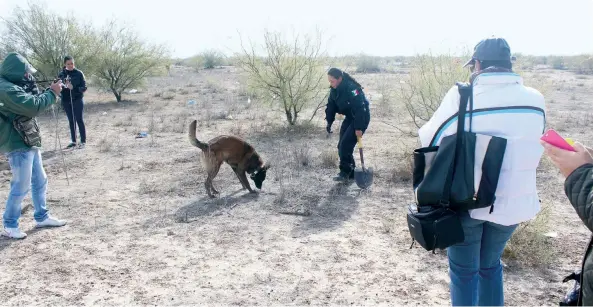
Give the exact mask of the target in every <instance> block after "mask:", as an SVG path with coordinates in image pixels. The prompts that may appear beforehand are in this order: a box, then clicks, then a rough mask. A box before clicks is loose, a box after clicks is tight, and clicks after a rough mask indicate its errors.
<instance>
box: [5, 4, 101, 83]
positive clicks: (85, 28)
mask: <svg viewBox="0 0 593 307" xmlns="http://www.w3.org/2000/svg"><path fill="white" fill-rule="evenodd" d="M2 21H3V23H4V25H5V27H6V30H5V32H4V33H3V35H2V39H1V40H0V47H1V49H3V50H4V51H5V52H10V51H16V52H19V53H21V54H22V55H24V56H25V57H27V58H28V59H29V61H30V62H31V63H32V64H33V65H34V66H35V67H36V68H37V69H38V70H39V72H40V73H41V74H42V75H43V76H44V77H46V78H51V77H54V76H56V74H57V73H58V72H59V71H60V70H61V68H62V66H63V58H64V56H65V55H71V56H73V57H74V58H75V59H76V60H77V66H79V67H81V68H82V69H83V70H84V69H86V68H87V67H90V66H92V60H93V59H94V58H95V56H96V54H97V49H96V48H95V47H94V45H95V41H94V38H95V36H94V35H93V29H92V27H91V25H90V24H83V23H81V22H80V21H78V20H77V19H76V18H74V17H73V16H67V17H61V16H58V15H56V14H53V13H52V12H50V11H49V10H48V8H47V7H45V6H44V5H41V4H37V3H29V5H28V8H27V9H24V8H21V7H17V8H16V9H15V10H14V12H13V14H12V15H11V16H10V17H8V18H2Z"/></svg>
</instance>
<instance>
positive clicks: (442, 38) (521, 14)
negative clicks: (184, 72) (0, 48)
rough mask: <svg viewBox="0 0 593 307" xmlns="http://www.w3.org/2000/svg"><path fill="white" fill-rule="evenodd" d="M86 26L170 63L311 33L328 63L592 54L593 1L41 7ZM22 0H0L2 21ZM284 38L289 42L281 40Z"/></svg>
mask: <svg viewBox="0 0 593 307" xmlns="http://www.w3.org/2000/svg"><path fill="white" fill-rule="evenodd" d="M42 1H43V2H44V3H45V4H46V5H47V6H48V8H49V9H50V10H51V11H54V12H56V13H59V14H64V15H66V14H67V13H68V12H71V13H73V14H74V15H75V16H77V17H79V18H82V19H86V20H88V21H91V22H93V23H95V24H96V25H101V24H103V23H104V22H105V21H106V20H107V19H109V18H114V17H115V18H117V19H119V20H122V21H125V22H127V23H128V24H130V25H132V26H133V27H134V28H135V29H136V30H137V31H139V32H140V34H141V35H142V36H143V37H144V38H145V39H147V40H149V41H151V42H155V43H165V44H167V45H168V46H169V47H170V49H171V51H172V55H173V56H175V57H189V56H192V55H195V54H197V53H200V52H202V51H205V50H209V49H217V50H220V51H223V52H225V53H227V54H230V53H232V52H235V51H239V48H240V44H239V42H240V41H239V34H240V35H241V37H243V39H244V40H247V39H251V40H252V41H254V42H256V43H261V42H262V41H263V31H264V30H265V29H269V30H272V31H279V32H281V33H284V34H285V35H291V34H292V33H301V34H306V33H314V31H315V30H316V29H319V30H320V31H321V33H322V35H323V36H322V38H323V41H324V43H325V45H324V47H325V48H326V50H327V51H328V52H329V53H330V54H331V55H352V54H359V53H364V54H368V55H376V56H395V55H414V54H416V53H423V52H428V51H431V52H433V53H441V52H460V51H463V50H464V49H465V50H468V49H473V46H474V45H475V44H476V43H477V42H478V41H480V40H481V39H483V38H486V37H489V36H492V35H496V36H501V37H504V38H505V39H507V41H508V42H509V44H510V46H511V51H512V52H513V53H517V52H521V53H524V54H533V55H549V54H556V55H574V54H583V53H593V0H553V1H552V0H497V1H493V0H489V1H486V0H473V1H471V0H446V1H445V0H414V1H410V0H383V1H379V0H359V1H351V0H342V1H337V0H325V1H323V0H321V1H320V0H294V1H286V0H232V1H231V0H214V1H211V0H208V1H205V0H195V1H190V0H166V1H149V0H148V1H142V0H94V1H93V0H76V1H73V0H42ZM26 3H27V2H26V1H25V0H18V1H17V0H0V17H8V16H10V13H11V11H12V9H13V8H14V7H15V6H16V5H21V6H26ZM288 37H289V36H288Z"/></svg>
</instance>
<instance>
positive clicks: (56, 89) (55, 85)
mask: <svg viewBox="0 0 593 307" xmlns="http://www.w3.org/2000/svg"><path fill="white" fill-rule="evenodd" d="M49 88H50V89H51V90H52V91H53V92H54V94H56V96H59V95H60V93H61V92H62V81H61V80H58V81H57V82H53V83H52V84H51V86H50V87H49Z"/></svg>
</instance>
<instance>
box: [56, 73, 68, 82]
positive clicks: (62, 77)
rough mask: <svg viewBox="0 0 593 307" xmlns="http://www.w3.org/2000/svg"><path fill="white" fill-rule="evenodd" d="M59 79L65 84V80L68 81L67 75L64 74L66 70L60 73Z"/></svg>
mask: <svg viewBox="0 0 593 307" xmlns="http://www.w3.org/2000/svg"><path fill="white" fill-rule="evenodd" d="M58 79H60V80H62V82H64V79H66V74H65V73H64V70H62V71H60V72H59V73H58Z"/></svg>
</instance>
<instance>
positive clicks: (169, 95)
mask: <svg viewBox="0 0 593 307" xmlns="http://www.w3.org/2000/svg"><path fill="white" fill-rule="evenodd" d="M175 96H176V95H175V93H174V92H164V93H162V94H161V98H162V99H165V100H171V99H173V98H175Z"/></svg>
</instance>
